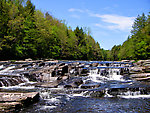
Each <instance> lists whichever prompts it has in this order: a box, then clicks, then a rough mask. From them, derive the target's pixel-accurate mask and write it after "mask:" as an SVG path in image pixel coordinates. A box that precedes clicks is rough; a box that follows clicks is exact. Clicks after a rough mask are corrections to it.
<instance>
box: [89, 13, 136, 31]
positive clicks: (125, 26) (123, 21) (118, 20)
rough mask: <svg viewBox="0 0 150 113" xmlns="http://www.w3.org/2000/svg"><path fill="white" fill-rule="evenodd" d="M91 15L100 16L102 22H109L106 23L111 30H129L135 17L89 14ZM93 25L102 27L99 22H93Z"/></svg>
mask: <svg viewBox="0 0 150 113" xmlns="http://www.w3.org/2000/svg"><path fill="white" fill-rule="evenodd" d="M90 15H91V16H94V17H98V18H100V19H101V20H102V21H103V22H105V23H109V24H110V25H106V26H104V27H107V28H108V29H111V30H130V29H131V26H132V24H133V21H134V19H135V17H126V16H119V15H108V14H105V15H100V14H90ZM95 26H99V27H102V25H101V24H95Z"/></svg>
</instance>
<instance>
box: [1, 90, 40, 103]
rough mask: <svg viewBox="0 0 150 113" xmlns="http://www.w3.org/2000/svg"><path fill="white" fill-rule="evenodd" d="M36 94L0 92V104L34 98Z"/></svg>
mask: <svg viewBox="0 0 150 113" xmlns="http://www.w3.org/2000/svg"><path fill="white" fill-rule="evenodd" d="M36 95H38V92H30V93H6V92H0V102H19V101H22V100H26V99H27V98H34V97H35V96H36Z"/></svg>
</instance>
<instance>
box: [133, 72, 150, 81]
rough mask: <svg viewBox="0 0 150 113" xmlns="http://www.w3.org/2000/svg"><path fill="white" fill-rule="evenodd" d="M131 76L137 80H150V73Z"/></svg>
mask: <svg viewBox="0 0 150 113" xmlns="http://www.w3.org/2000/svg"><path fill="white" fill-rule="evenodd" d="M130 77H131V78H132V79H135V80H137V81H150V73H140V74H133V75H130Z"/></svg>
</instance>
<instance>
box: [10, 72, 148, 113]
mask: <svg viewBox="0 0 150 113" xmlns="http://www.w3.org/2000/svg"><path fill="white" fill-rule="evenodd" d="M98 71H99V70H98V69H91V70H89V74H88V76H84V77H80V78H81V79H82V80H83V82H84V84H86V85H87V86H88V85H89V86H91V85H94V86H95V84H96V85H99V86H98V87H95V88H84V89H83V88H82V86H80V87H78V88H69V89H68V88H64V87H62V86H61V85H60V86H59V87H58V88H43V87H34V86H16V87H15V86H14V87H10V88H11V89H12V90H13V89H14V90H16V89H22V90H28V91H30V90H31V91H38V92H39V93H40V100H39V102H37V103H35V104H33V105H31V106H29V107H26V108H23V109H22V110H21V111H20V113H113V112H115V113H146V112H150V93H149V92H150V85H149V84H148V83H145V82H144V83H143V82H142V83H141V82H137V81H133V80H131V79H130V78H129V77H128V76H122V75H120V72H118V70H117V69H111V70H109V71H112V72H111V73H109V75H102V74H100V73H98ZM101 71H102V69H101ZM7 88H8V89H9V87H7Z"/></svg>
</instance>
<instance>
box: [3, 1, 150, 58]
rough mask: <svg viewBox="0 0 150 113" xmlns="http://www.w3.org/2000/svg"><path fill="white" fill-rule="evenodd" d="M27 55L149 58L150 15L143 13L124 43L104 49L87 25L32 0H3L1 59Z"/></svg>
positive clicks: (28, 56) (26, 56)
mask: <svg viewBox="0 0 150 113" xmlns="http://www.w3.org/2000/svg"><path fill="white" fill-rule="evenodd" d="M104 38H105V37H104ZM26 58H32V59H59V60H122V59H135V60H138V59H150V15H148V16H145V15H144V13H143V14H142V15H141V16H140V15H139V16H138V17H137V18H136V19H135V22H134V24H133V28H132V30H131V35H130V36H129V37H128V39H127V40H126V41H125V42H124V43H123V44H122V45H115V46H114V47H113V48H112V49H111V50H104V49H103V48H100V44H99V43H98V42H97V41H95V40H94V38H93V37H92V36H91V34H90V31H89V30H88V29H86V28H83V27H79V26H77V27H76V29H74V30H72V29H71V27H68V26H67V25H66V24H65V22H64V21H63V20H59V19H57V18H55V17H53V16H52V15H50V14H49V13H48V12H46V13H43V12H41V11H40V10H36V9H35V6H34V4H32V2H31V0H0V60H20V59H22V60H23V59H26Z"/></svg>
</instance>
